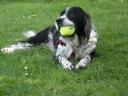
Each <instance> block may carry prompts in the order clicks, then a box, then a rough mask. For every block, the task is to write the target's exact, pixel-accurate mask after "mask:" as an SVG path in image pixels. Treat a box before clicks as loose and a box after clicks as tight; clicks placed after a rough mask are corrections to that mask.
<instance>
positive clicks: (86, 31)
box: [84, 13, 91, 40]
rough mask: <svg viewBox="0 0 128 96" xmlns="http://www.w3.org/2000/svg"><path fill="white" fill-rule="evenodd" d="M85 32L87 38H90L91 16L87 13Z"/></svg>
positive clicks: (85, 15) (85, 16)
mask: <svg viewBox="0 0 128 96" xmlns="http://www.w3.org/2000/svg"><path fill="white" fill-rule="evenodd" d="M84 32H85V38H86V39H87V40H88V39H89V37H90V32H91V17H90V16H89V15H88V14H87V13H85V14H84Z"/></svg>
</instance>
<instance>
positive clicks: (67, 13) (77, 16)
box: [55, 7, 91, 41]
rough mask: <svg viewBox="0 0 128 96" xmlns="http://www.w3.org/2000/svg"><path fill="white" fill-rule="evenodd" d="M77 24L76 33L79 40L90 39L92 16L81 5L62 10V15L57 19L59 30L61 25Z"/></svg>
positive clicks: (56, 24)
mask: <svg viewBox="0 0 128 96" xmlns="http://www.w3.org/2000/svg"><path fill="white" fill-rule="evenodd" d="M68 25H74V26H75V33H74V34H77V35H78V38H79V41H82V40H83V39H85V38H86V39H87V40H88V39H89V35H90V31H91V18H90V16H89V15H88V14H87V13H86V12H85V11H83V10H82V9H81V8H80V7H68V8H66V9H64V10H62V11H61V13H60V16H59V17H58V18H57V19H56V23H55V26H56V28H57V30H58V31H59V28H60V27H61V26H68Z"/></svg>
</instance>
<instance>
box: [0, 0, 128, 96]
mask: <svg viewBox="0 0 128 96" xmlns="http://www.w3.org/2000/svg"><path fill="white" fill-rule="evenodd" d="M67 6H80V7H82V8H83V9H84V10H86V11H87V12H88V13H89V14H90V15H91V16H92V21H93V22H94V24H95V26H96V28H97V32H98V34H99V40H98V44H97V53H98V57H97V58H95V59H94V60H93V62H92V63H91V64H90V65H89V66H88V67H87V68H86V69H85V70H80V71H75V72H74V71H68V70H64V69H63V68H62V66H61V65H59V64H56V63H54V62H53V60H52V53H51V51H50V50H48V49H47V48H45V47H41V46H39V47H36V48H32V49H31V50H19V51H16V52H14V53H13V54H3V53H2V52H0V96H128V32H127V31H128V0H0V48H2V47H3V46H6V45H8V44H11V43H14V42H16V41H18V40H22V39H25V38H24V37H23V36H22V32H24V31H28V30H35V31H39V30H41V29H43V28H44V27H46V26H49V25H51V24H53V23H54V20H55V18H56V17H57V16H58V15H59V12H60V11H61V10H62V9H63V8H65V7H67ZM25 66H27V67H28V70H27V71H26V70H25V69H24V67H25ZM26 73H28V76H25V74H26Z"/></svg>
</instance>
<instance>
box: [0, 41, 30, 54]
mask: <svg viewBox="0 0 128 96" xmlns="http://www.w3.org/2000/svg"><path fill="white" fill-rule="evenodd" d="M31 46H32V44H29V43H21V42H19V43H16V44H13V45H10V46H8V47H5V48H2V49H1V51H2V52H3V53H12V52H14V51H15V50H18V49H28V48H30V47H31Z"/></svg>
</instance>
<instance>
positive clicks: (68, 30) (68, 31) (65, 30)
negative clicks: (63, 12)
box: [60, 26, 75, 36]
mask: <svg viewBox="0 0 128 96" xmlns="http://www.w3.org/2000/svg"><path fill="white" fill-rule="evenodd" d="M74 32H75V26H62V27H61V28H60V34H61V35H62V36H70V35H73V34H74Z"/></svg>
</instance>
